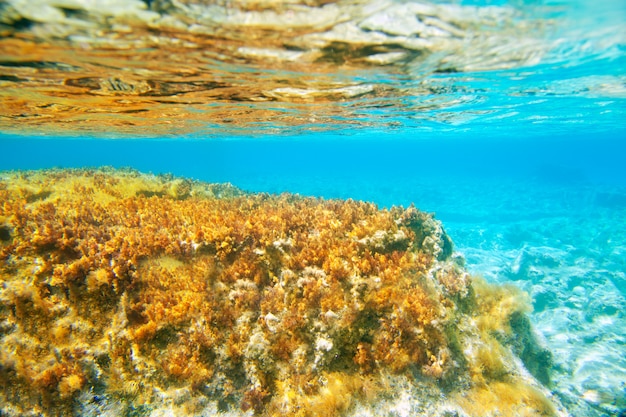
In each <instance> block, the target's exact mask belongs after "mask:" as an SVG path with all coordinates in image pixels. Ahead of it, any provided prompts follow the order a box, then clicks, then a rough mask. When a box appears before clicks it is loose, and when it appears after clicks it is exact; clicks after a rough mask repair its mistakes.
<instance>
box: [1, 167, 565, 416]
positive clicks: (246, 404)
mask: <svg viewBox="0 0 626 417" xmlns="http://www.w3.org/2000/svg"><path fill="white" fill-rule="evenodd" d="M0 260H1V261H0V262H1V263H0V282H1V283H2V285H1V287H0V404H2V406H1V409H0V411H1V413H2V415H8V416H18V415H33V416H35V415H36V416H39V415H42V416H54V415H70V414H74V415H133V416H138V415H141V416H144V415H145V416H149V415H154V416H156V415H161V414H159V413H162V412H165V411H168V410H169V412H171V413H174V414H175V415H218V414H219V413H223V414H224V415H259V416H349V415H403V416H419V415H424V416H451V415H456V416H496V415H506V416H531V415H534V416H561V415H566V413H565V412H564V411H563V410H562V407H561V406H560V405H559V404H558V401H557V400H556V399H555V398H552V397H551V395H550V394H549V392H548V391H547V390H546V389H545V388H544V387H543V386H542V385H540V384H539V383H538V382H537V380H536V379H535V378H534V377H533V376H532V375H531V374H530V373H529V372H528V371H527V370H526V369H529V370H533V369H535V368H537V364H540V365H539V367H540V368H542V369H541V370H540V371H541V373H540V374H539V375H538V377H539V378H541V380H542V381H544V382H546V383H547V382H549V381H548V380H547V379H546V378H547V368H549V353H548V352H546V351H545V350H542V349H541V348H540V347H539V346H538V345H537V344H536V343H534V342H532V340H534V339H533V338H532V330H531V329H530V326H529V325H528V322H527V321H525V320H524V313H525V312H526V311H528V309H529V307H528V302H527V300H526V298H525V296H524V295H523V294H522V293H520V292H519V291H516V290H514V289H513V288H510V287H500V286H494V285H490V284H487V283H486V282H484V281H482V280H480V279H478V278H473V277H470V276H469V275H468V274H467V273H466V272H465V271H464V269H463V262H462V258H461V257H460V256H458V255H456V254H454V253H453V250H452V242H451V241H450V239H449V238H448V237H447V235H446V234H445V232H444V230H443V229H442V226H441V224H440V223H439V222H438V221H436V220H435V219H434V218H433V216H432V215H430V214H427V213H423V212H420V211H419V210H417V209H416V208H414V207H409V208H406V209H405V208H399V207H394V208H391V209H382V210H381V209H378V208H377V207H376V206H375V205H373V204H368V203H363V202H357V201H352V200H347V201H340V200H323V199H316V198H304V197H300V196H297V195H289V194H283V195H278V196H277V195H267V194H247V193H244V192H242V191H240V190H238V189H236V188H235V187H232V186H230V185H214V184H205V183H199V182H194V181H190V180H185V179H178V178H172V177H168V176H149V175H142V174H139V173H137V172H132V171H114V170H53V171H39V172H38V171H30V172H5V173H1V174H0ZM525 346H529V348H528V349H526V350H524V347H525ZM514 352H518V353H519V357H518V356H516V354H515V353H514ZM519 358H522V359H523V360H524V361H525V362H526V364H527V367H524V365H523V364H522V362H521V360H520V359H519ZM546 358H548V359H546Z"/></svg>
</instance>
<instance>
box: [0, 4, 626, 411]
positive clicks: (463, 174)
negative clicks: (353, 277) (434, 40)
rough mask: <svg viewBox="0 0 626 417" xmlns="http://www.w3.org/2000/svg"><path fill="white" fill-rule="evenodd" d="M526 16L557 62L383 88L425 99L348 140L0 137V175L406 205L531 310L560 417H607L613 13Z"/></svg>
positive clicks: (619, 355)
mask: <svg viewBox="0 0 626 417" xmlns="http://www.w3.org/2000/svg"><path fill="white" fill-rule="evenodd" d="M461 3H462V4H479V5H481V6H483V5H485V3H486V2H483V1H480V2H475V1H471V2H470V1H467V2H461ZM501 3H507V2H499V1H498V2H489V4H501ZM513 3H515V2H513ZM527 3H528V5H529V7H530V4H531V3H532V4H534V3H535V2H527ZM536 3H537V4H534V5H535V6H536V7H537V8H538V9H541V5H542V4H543V5H544V6H546V10H548V11H549V13H550V14H551V15H550V16H552V17H553V18H555V19H563V21H564V22H569V24H562V25H557V26H556V29H554V31H553V33H550V35H549V41H551V42H553V43H554V46H553V47H551V48H550V50H549V53H548V54H547V55H545V56H544V57H543V58H542V60H540V62H538V63H536V64H534V65H526V66H523V67H521V68H511V69H500V70H493V71H476V72H473V73H472V72H471V73H459V74H428V75H426V76H420V77H413V78H412V77H398V78H397V79H394V78H390V79H389V80H387V82H389V83H391V84H393V85H395V86H400V87H405V88H407V89H410V88H411V87H412V86H413V85H414V84H420V85H423V84H424V83H426V84H428V85H429V86H430V87H432V89H433V91H438V92H437V93H433V94H432V95H420V96H411V95H408V96H404V97H392V98H388V99H387V100H393V101H394V102H395V104H394V105H395V107H393V108H392V109H388V108H387V107H385V106H384V105H383V104H384V103H382V104H381V103H380V102H376V103H373V102H369V101H368V99H367V98H365V99H363V100H355V101H351V102H349V103H347V104H344V106H350V107H352V109H353V110H354V113H353V115H355V117H356V116H358V117H360V118H361V119H359V120H361V121H362V122H363V123H361V124H359V123H356V124H355V125H354V126H353V127H350V126H344V127H340V128H337V129H332V128H331V129H326V130H325V131H323V132H314V131H307V130H298V129H278V128H273V127H272V126H271V124H269V125H263V126H260V127H259V129H258V131H257V132H256V133H255V134H246V135H243V136H235V135H234V134H232V133H225V134H214V133H211V135H207V134H203V132H202V131H198V132H196V133H194V134H192V135H188V134H186V135H185V137H181V138H172V137H167V138H149V139H125V138H123V137H121V138H120V137H119V136H120V135H116V133H115V132H110V134H109V135H106V136H117V137H116V138H114V139H107V138H104V137H102V136H105V135H102V136H101V137H93V136H90V137H76V136H73V137H71V138H69V137H68V138H63V137H59V136H54V135H50V136H42V135H36V136H28V135H22V136H15V135H11V134H4V135H0V155H1V156H0V170H15V169H41V168H52V167H87V166H88V167H99V166H105V165H106V166H114V167H131V168H134V169H137V170H140V171H143V172H152V173H155V174H158V173H172V174H174V175H177V176H184V177H190V178H194V179H197V180H202V181H210V182H230V183H232V184H234V185H236V186H238V187H240V188H242V189H244V190H248V191H259V192H270V193H280V192H292V193H300V194H303V195H313V196H321V197H325V198H353V199H359V200H366V201H372V202H375V203H377V204H378V205H379V206H381V207H390V206H393V205H404V206H407V205H409V204H411V203H414V204H415V205H416V206H417V207H418V208H420V209H422V210H425V211H429V212H434V213H435V214H436V217H437V218H438V219H440V220H441V221H442V222H443V224H444V227H445V229H446V230H447V231H448V233H449V234H450V235H451V237H452V239H453V240H454V242H455V245H456V249H457V250H458V251H459V252H460V253H462V254H463V255H464V256H465V258H466V260H467V267H468V269H469V270H470V271H472V272H473V273H476V274H480V275H484V276H486V277H487V278H488V279H489V280H491V281H495V282H512V283H514V284H515V285H517V286H519V287H520V288H522V289H524V290H525V291H528V292H529V293H530V294H531V296H532V297H533V305H534V312H533V313H531V319H532V321H533V323H534V325H535V327H536V328H537V330H538V332H539V333H540V334H541V335H542V336H543V337H544V338H545V341H546V345H547V346H548V347H549V348H550V349H551V350H552V351H553V352H555V358H556V367H555V377H554V381H555V382H554V386H553V387H551V389H552V390H553V392H554V393H555V395H557V397H558V398H559V399H560V400H561V401H562V402H563V403H564V404H565V406H566V407H568V409H569V410H570V413H571V414H572V415H575V416H609V415H615V413H617V410H619V409H623V408H626V386H625V385H624V381H626V316H625V314H624V311H623V306H624V305H626V34H625V29H624V28H625V27H626V13H625V12H624V10H625V7H624V3H623V2H618V1H603V2H597V3H595V2H594V3H592V2H585V1H582V0H581V1H578V2H561V3H559V2H543V3H542V2H536ZM548 5H549V6H550V7H549V8H548V7H547V6H548ZM583 6H584V7H583ZM594 7H595V9H594ZM533 10H535V9H533ZM589 10H595V11H596V13H595V14H594V13H591V14H590V13H585V11H587V12H588V11H589ZM548 17H549V16H548ZM573 22H577V24H571V23H573ZM546 41H548V40H546ZM370 74H372V71H370ZM370 76H371V77H374V76H375V74H374V75H370ZM398 101H401V103H402V106H400V107H401V108H402V109H403V110H402V111H398V106H397V104H398ZM441 103H444V105H441ZM374 104H375V105H374ZM272 105H274V106H277V105H278V104H272ZM327 127H328V126H327ZM2 130H3V129H2V124H1V122H0V131H2ZM212 132H213V131H212ZM138 133H140V132H138Z"/></svg>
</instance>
